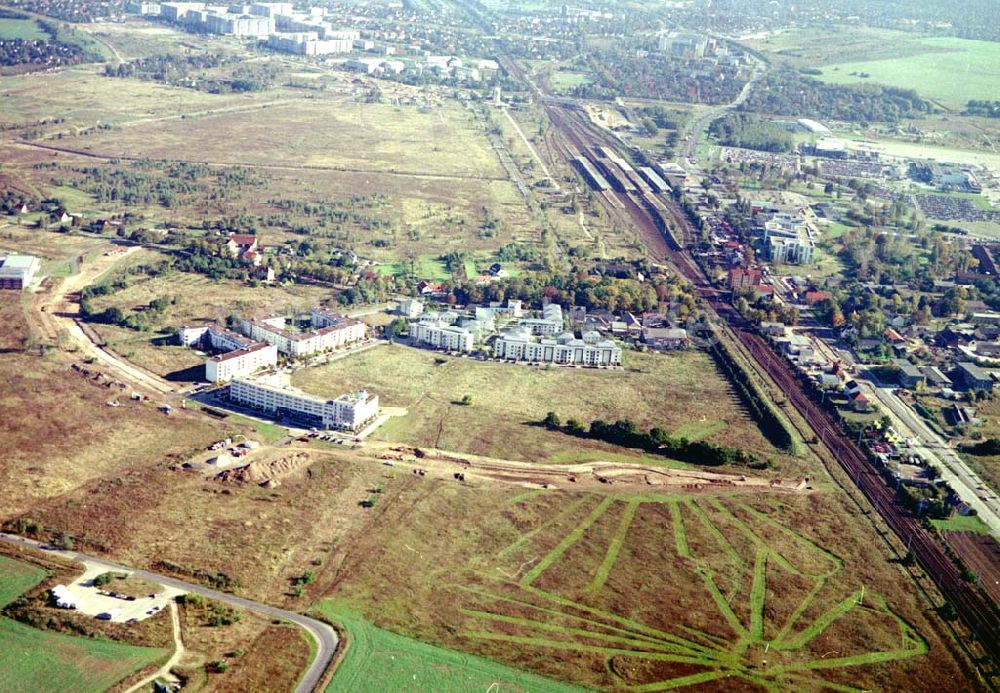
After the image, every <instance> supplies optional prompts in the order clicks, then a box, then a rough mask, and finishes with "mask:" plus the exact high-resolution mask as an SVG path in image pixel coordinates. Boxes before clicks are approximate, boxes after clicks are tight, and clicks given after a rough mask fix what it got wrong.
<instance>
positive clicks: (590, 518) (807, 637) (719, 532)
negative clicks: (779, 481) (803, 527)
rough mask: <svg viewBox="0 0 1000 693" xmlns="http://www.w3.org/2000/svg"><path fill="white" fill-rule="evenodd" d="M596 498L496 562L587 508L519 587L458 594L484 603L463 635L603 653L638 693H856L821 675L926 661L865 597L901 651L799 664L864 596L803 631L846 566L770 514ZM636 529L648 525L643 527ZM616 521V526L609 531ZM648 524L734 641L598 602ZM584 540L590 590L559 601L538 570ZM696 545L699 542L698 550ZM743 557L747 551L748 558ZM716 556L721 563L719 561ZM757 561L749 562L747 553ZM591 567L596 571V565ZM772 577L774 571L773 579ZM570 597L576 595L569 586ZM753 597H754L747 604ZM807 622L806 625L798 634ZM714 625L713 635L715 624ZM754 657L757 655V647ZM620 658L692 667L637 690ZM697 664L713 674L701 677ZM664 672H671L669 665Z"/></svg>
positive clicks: (908, 630) (651, 498)
mask: <svg viewBox="0 0 1000 693" xmlns="http://www.w3.org/2000/svg"><path fill="white" fill-rule="evenodd" d="M593 500H594V496H593V495H585V496H583V497H581V498H579V499H575V500H574V501H573V502H571V503H568V504H567V505H566V506H565V507H564V508H562V509H561V510H560V512H558V513H557V514H556V515H555V516H554V517H553V518H552V519H550V520H548V521H547V522H545V523H543V524H542V525H540V526H539V527H537V528H535V529H534V530H532V531H531V532H528V533H527V534H525V535H523V536H521V537H520V538H519V539H518V540H517V541H515V542H514V543H513V544H511V545H510V546H508V547H507V548H505V549H504V550H502V551H501V552H500V553H499V554H498V558H502V557H504V556H507V555H509V554H510V553H511V552H513V551H515V550H518V549H520V548H522V547H524V546H525V545H526V544H527V543H528V542H530V541H531V540H533V539H535V538H536V537H538V536H539V534H541V533H542V532H544V531H545V530H547V529H550V528H553V527H556V528H559V527H561V526H562V525H563V524H564V523H566V522H567V520H570V518H575V517H578V514H579V513H581V511H586V510H587V507H589V512H588V513H587V515H586V516H585V517H584V518H583V519H582V520H580V521H579V523H578V524H576V525H575V526H573V527H572V528H571V529H570V530H569V531H568V532H567V533H566V534H565V535H564V536H563V538H562V539H561V541H559V543H558V544H557V545H556V546H555V547H554V548H552V549H551V550H548V552H547V553H545V555H544V556H543V557H542V558H541V560H540V561H538V563H537V564H536V565H535V566H534V567H533V568H532V569H531V570H530V571H529V572H528V573H527V574H525V575H524V577H523V578H521V579H520V580H519V581H517V582H514V581H505V580H503V579H501V578H498V577H496V576H494V575H489V576H487V577H488V578H489V580H490V583H491V584H494V585H496V590H495V591H494V590H491V589H484V588H477V587H471V586H463V587H462V589H463V590H465V591H466V592H468V593H469V594H471V595H474V597H475V599H476V601H477V604H476V605H474V606H472V605H470V606H467V607H464V608H461V612H462V613H463V614H464V615H466V616H467V617H469V618H471V619H473V620H476V621H478V622H480V623H482V624H483V625H484V626H487V627H484V628H482V629H475V630H469V631H465V632H464V635H465V636H466V637H470V638H476V639H482V640H491V641H496V642H505V643H510V644H514V645H519V646H524V647H538V648H546V649H556V650H563V651H566V652H575V653H580V654H592V655H598V656H602V657H604V658H605V663H606V666H607V669H608V671H609V673H610V674H611V675H613V676H619V677H625V678H622V680H621V682H620V683H619V684H618V685H617V686H616V687H622V688H625V689H628V690H631V691H634V692H637V693H638V692H643V693H650V692H652V691H662V690H669V689H673V688H679V687H684V686H693V685H698V684H704V683H708V682H711V681H715V680H719V679H723V678H728V677H732V678H738V679H742V680H743V681H746V682H749V683H751V684H755V685H758V686H760V687H761V688H764V689H765V690H769V691H771V690H773V691H777V690H781V689H787V688H790V687H791V688H812V689H819V688H825V689H830V690H837V691H852V692H853V691H854V690H855V689H853V688H851V687H850V686H846V685H841V684H836V683H831V682H829V681H826V679H824V678H822V677H821V676H819V674H817V673H815V672H819V671H823V670H826V669H837V668H845V667H854V666H863V665H870V664H878V663H883V662H891V661H897V660H900V659H905V658H909V657H914V656H917V655H920V654H923V653H924V652H926V651H927V649H928V646H927V643H926V641H925V640H924V639H923V638H922V637H921V636H920V634H919V633H917V632H916V631H914V630H913V628H912V627H911V626H910V625H909V624H908V623H906V622H905V621H904V620H903V619H902V618H900V617H899V616H898V615H897V614H895V613H894V612H893V611H892V610H891V609H890V608H889V607H888V605H886V603H885V601H884V600H883V599H882V598H881V597H880V596H878V595H876V594H870V595H869V597H868V598H869V599H871V601H872V602H873V603H874V604H877V605H879V606H880V607H881V609H880V613H882V614H885V615H886V616H889V617H890V618H893V619H895V620H896V622H897V623H898V626H899V634H900V640H899V645H898V646H893V649H889V650H884V651H875V652H856V651H855V652H853V653H852V652H851V651H850V650H848V651H846V652H843V653H829V654H838V655H840V656H836V657H831V658H819V659H809V658H808V656H805V657H802V656H799V657H798V659H796V656H795V654H796V653H799V652H801V653H803V654H805V653H808V652H809V649H810V646H813V647H815V645H814V644H813V643H814V641H816V639H817V638H819V637H820V636H822V635H823V634H824V633H826V632H827V631H828V629H830V627H831V626H833V625H834V624H835V623H837V622H838V621H840V619H843V618H845V617H848V615H849V614H851V612H852V611H853V609H854V608H855V607H856V606H857V605H858V603H859V599H860V597H861V595H862V593H861V591H860V590H859V591H857V592H854V593H852V594H850V595H849V596H847V597H846V598H842V599H840V601H837V602H836V603H835V604H833V606H831V607H829V608H828V609H827V610H826V611H824V612H822V613H820V614H819V615H818V616H811V617H810V618H811V619H812V620H811V622H810V623H808V624H802V620H803V617H804V616H805V614H806V613H810V614H812V613H814V611H812V610H811V607H812V606H813V605H814V604H815V603H816V600H817V599H818V598H820V595H821V594H826V595H827V597H826V598H827V599H830V598H831V597H833V596H835V595H837V592H838V591H839V590H838V589H837V588H836V587H835V586H834V587H833V588H832V590H831V585H834V584H835V583H834V582H833V581H834V579H835V578H836V576H837V575H839V574H840V573H841V572H843V569H844V564H843V561H842V560H841V559H840V558H838V557H837V556H836V555H834V554H832V553H831V552H829V551H827V550H826V549H823V548H822V547H820V546H818V545H817V544H816V543H815V542H813V541H811V540H810V539H808V538H807V537H805V536H803V535H801V534H798V533H796V532H794V531H793V530H791V529H789V528H787V527H784V526H782V525H781V524H780V523H779V522H777V521H776V520H775V519H774V518H773V517H771V516H768V515H767V514H765V513H762V512H760V511H758V510H755V509H754V508H752V507H750V506H748V505H746V504H744V503H740V502H738V501H735V500H720V499H719V498H707V499H701V498H678V497H676V496H664V495H657V494H646V495H640V496H618V497H616V496H612V495H609V496H603V497H602V498H601V499H600V500H599V501H598V502H597V503H596V505H593V504H592V503H593ZM617 502H621V503H624V506H625V507H624V509H623V510H622V512H621V515H620V516H615V515H614V513H612V515H611V516H608V512H609V510H610V509H612V507H613V506H614V504H615V503H617ZM653 503H656V504H665V505H666V506H667V509H669V512H670V520H671V529H667V528H666V523H665V522H663V521H662V520H663V518H662V517H661V516H647V515H639V514H638V513H639V511H640V509H641V507H642V505H643V504H653ZM685 509H686V511H687V512H685ZM637 517H639V518H640V520H637V519H636V518H637ZM652 518H655V520H654V519H652ZM573 521H575V519H574V520H573ZM602 521H603V523H604V524H602V525H601V526H600V527H598V530H600V531H597V530H595V533H594V534H593V535H589V534H587V533H588V532H589V531H591V529H592V528H594V527H595V525H596V524H597V523H599V522H602ZM640 521H641V523H642V524H641V526H640V525H639V524H637V523H638V522H640ZM613 522H616V523H617V524H616V525H615V526H614V531H613V533H611V532H610V530H611V523H613ZM650 522H656V523H657V525H656V526H657V528H659V527H660V526H662V531H663V533H672V535H673V542H672V544H673V549H674V550H675V552H676V556H677V558H678V559H682V560H677V561H676V562H675V568H674V569H675V570H680V571H683V572H687V573H689V574H690V573H691V571H694V572H695V573H696V574H697V575H698V576H700V578H701V583H703V585H704V590H705V592H707V595H706V596H707V597H709V599H706V600H701V602H700V604H701V605H704V604H710V605H712V606H714V613H715V614H717V615H718V616H719V617H721V618H719V619H716V620H717V621H724V622H725V623H726V625H727V626H728V627H729V629H730V630H731V631H732V636H724V635H718V634H712V633H708V632H704V631H701V630H698V629H696V628H692V627H690V626H688V625H685V624H683V623H676V624H674V625H672V626H670V627H671V630H672V632H667V631H664V630H661V629H659V628H654V627H652V626H650V625H647V624H645V623H642V622H640V621H637V620H635V619H634V618H628V617H627V616H625V615H623V614H619V613H614V612H612V611H609V610H606V609H603V608H599V607H598V606H596V604H601V603H604V602H603V601H600V600H601V598H602V595H603V593H604V590H605V588H606V586H607V582H608V579H609V576H610V574H611V572H612V571H613V570H614V569H615V566H616V564H618V562H619V561H620V560H622V556H623V555H624V556H629V555H630V554H629V553H628V551H627V549H626V547H627V546H628V541H629V538H630V536H632V534H631V532H630V530H631V529H632V528H633V527H637V530H636V531H637V533H641V532H642V531H643V530H645V531H648V527H649V526H650V525H649V524H648V523H650ZM696 528H702V529H703V530H704V531H699V532H698V534H694V535H692V536H691V537H690V538H689V535H688V532H689V531H692V532H694V531H695V529H696ZM724 532H726V533H728V534H729V535H730V536H736V537H737V538H738V541H736V542H735V543H734V542H733V541H731V540H730V536H727V534H726V533H724ZM609 533H610V538H608V536H609ZM585 536H586V537H587V541H586V542H584V543H583V544H581V547H583V548H585V549H586V551H584V552H583V554H582V555H584V556H589V555H595V556H601V562H600V565H599V566H598V567H597V569H596V571H595V572H594V574H593V576H592V578H591V579H590V581H589V583H588V584H587V587H586V588H585V589H583V591H582V592H579V591H573V590H571V594H569V595H568V596H562V595H561V594H558V593H556V591H554V590H555V589H560V588H558V587H557V588H551V587H549V584H550V583H551V582H552V581H551V580H549V579H548V578H547V579H546V580H545V581H544V582H543V583H542V584H544V585H546V588H545V589H542V588H540V587H537V586H535V583H536V582H537V581H538V580H539V578H540V577H541V576H542V574H543V573H545V571H547V570H549V569H550V568H552V567H553V566H555V565H557V564H559V563H560V561H570V562H573V561H575V560H577V558H576V557H577V556H579V555H581V554H580V553H579V551H577V550H576V549H574V551H573V552H570V553H569V554H568V555H567V552H568V551H569V549H570V548H571V547H573V546H574V545H577V544H578V543H579V542H581V540H582V539H583V538H584V537H585ZM598 537H600V539H598ZM669 537H670V534H667V536H666V537H665V538H666V539H667V542H668V544H667V546H668V547H669V546H670V542H669ZM692 540H693V541H694V544H692V543H691V541H692ZM598 541H600V542H607V545H606V546H604V545H603V543H600V544H598V545H597V546H596V547H595V546H594V544H595V542H598ZM623 550H624V552H623ZM713 550H714V553H713ZM600 551H603V555H602V554H601V553H596V552H600ZM741 551H742V552H743V553H744V554H748V555H746V556H744V555H741ZM720 553H721V554H722V556H724V557H725V560H721V561H720V559H719V558H717V556H718V555H719V554H720ZM751 553H752V558H751V556H750V555H749V554H751ZM583 560H584V561H585V562H587V563H588V565H589V560H590V559H589V558H584V559H583ZM793 561H794V562H793ZM797 564H798V565H797ZM719 566H721V568H720V567H719ZM649 568H653V567H652V566H649ZM769 570H771V571H772V573H771V574H770V575H769V574H768V571H769ZM775 570H777V571H785V572H787V573H788V574H791V575H794V576H796V578H795V585H794V586H793V587H792V589H793V590H794V591H793V594H795V595H798V596H795V597H793V598H794V599H796V600H798V603H797V604H795V609H794V610H793V611H792V613H791V615H790V616H788V617H787V619H784V623H783V624H780V628H779V623H780V621H779V619H777V618H775V619H774V620H773V621H768V619H767V614H768V609H767V604H768V583H769V581H772V582H775V584H776V586H775V587H774V588H773V589H775V590H777V589H778V586H777V583H778V582H780V580H781V577H782V573H781V572H777V573H775V572H774V571H775ZM553 573H554V574H553V578H552V579H553V580H555V581H556V584H561V583H560V582H559V581H558V579H557V578H558V576H559V575H563V574H564V573H565V571H564V570H563V571H553ZM730 574H732V575H733V577H732V578H731V579H728V580H726V581H723V582H722V583H719V582H717V577H718V578H722V577H723V576H728V575H730ZM616 575H617V573H616ZM727 583H728V584H729V585H730V587H729V591H730V594H729V595H728V596H727V595H726V594H725V593H724V592H723V591H722V589H721V588H720V584H722V585H723V586H726V584H727ZM574 584H579V583H574ZM836 584H841V583H840V582H837V583H836ZM747 587H749V593H748V594H747V595H746V596H743V597H741V600H742V601H741V602H740V603H737V602H735V601H734V600H735V599H736V596H737V595H738V594H740V592H741V590H743V591H744V592H746V590H747ZM565 589H567V590H570V588H569V587H568V586H567V587H566V588H565ZM840 589H843V587H840ZM504 590H519V591H520V595H521V597H520V598H519V597H517V596H511V595H509V594H504V593H503V591H504ZM806 590H808V591H806ZM785 591H787V588H786V590H785ZM831 591H832V592H833V593H832V594H831V593H830V592H831ZM840 595H843V592H840ZM571 597H572V598H571ZM838 598H839V597H838ZM784 599H787V597H784ZM746 600H748V601H749V604H748V605H747V604H746ZM588 602H590V603H588ZM612 603H614V602H612ZM500 605H506V606H504V607H501V606H500ZM747 606H748V609H747V610H745V609H744V607H747ZM746 611H748V614H747V613H746ZM782 611H784V610H783V609H782ZM740 614H742V615H740ZM490 624H495V625H496V629H495V630H493V629H491V628H489V627H488V626H489V625H490ZM801 625H804V626H805V627H803V628H801V630H799V631H798V632H795V630H796V628H797V627H799V626H801ZM711 627H712V628H713V630H714V628H715V626H714V625H713V626H711ZM775 630H777V633H776V634H775V635H774V636H773V638H767V635H768V634H770V633H774V631H775ZM722 632H723V633H724V632H725V631H722ZM764 645H766V646H767V647H769V648H770V649H772V650H774V651H775V653H776V654H777V652H781V653H784V654H782V655H781V657H780V658H779V661H780V664H779V663H772V664H773V665H772V667H770V668H760V667H759V663H754V661H753V660H750V659H748V657H750V656H751V655H750V654H749V652H750V651H751V648H752V646H756V647H757V648H760V647H761V646H764ZM753 651H755V652H759V649H754V650H753ZM813 656H814V657H815V655H813ZM614 657H627V658H632V659H638V660H647V661H650V662H665V663H673V664H677V665H684V666H683V667H682V668H681V669H680V670H679V671H678V675H677V676H676V677H674V678H670V677H669V675H666V676H665V677H664V678H662V679H660V680H656V681H648V680H647V681H643V682H642V683H636V685H630V684H629V682H628V681H627V677H628V676H629V674H628V673H623V672H627V671H628V668H626V669H620V668H619V667H617V666H614V665H612V663H611V662H612V658H614ZM692 667H694V668H692ZM699 668H704V669H705V670H704V671H698V669H699ZM640 670H641V668H640ZM666 671H670V668H669V667H668V668H667V669H666Z"/></svg>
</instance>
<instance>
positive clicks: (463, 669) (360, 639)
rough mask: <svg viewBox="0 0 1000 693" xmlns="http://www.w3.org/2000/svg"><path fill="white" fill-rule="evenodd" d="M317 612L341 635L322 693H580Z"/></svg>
mask: <svg viewBox="0 0 1000 693" xmlns="http://www.w3.org/2000/svg"><path fill="white" fill-rule="evenodd" d="M320 609H321V611H322V612H323V613H324V614H326V615H327V616H329V617H330V618H331V619H333V620H334V621H335V622H337V623H339V624H341V625H342V626H344V627H345V628H346V629H347V633H348V641H347V652H346V654H345V655H344V660H343V661H342V662H341V663H340V666H339V667H338V668H337V671H336V673H335V674H334V675H333V680H332V681H331V682H330V685H329V686H327V688H326V690H327V692H328V693H335V692H339V691H352V692H353V693H367V692H369V691H370V692H371V693H385V692H389V691H438V692H439V693H448V692H451V691H455V692H457V691H486V690H489V691H492V692H493V693H513V692H514V691H531V692H532V693H536V692H537V693H563V692H567V693H568V692H569V691H580V690H582V689H580V688H577V687H575V686H571V685H569V684H564V683H560V682H558V681H553V680H551V679H546V678H543V677H541V676H536V675H534V674H529V673H527V672H524V671H518V670H517V669H513V668H511V667H508V666H504V665H502V664H498V663H496V662H493V661H491V660H489V659H486V658H484V657H477V656H475V655H469V654H465V653H462V652H456V651H454V650H448V649H445V648H442V647H436V646H434V645H428V644H426V643H422V642H420V641H418V640H414V639H413V638H407V637H405V636H402V635H397V634H395V633H391V632H389V631H387V630H382V629H381V628H377V627H375V626H373V625H372V624H370V623H368V622H367V621H365V620H363V619H361V618H360V617H358V616H357V615H356V614H354V613H353V612H352V611H351V610H350V609H349V608H346V607H344V606H342V605H339V604H338V603H336V602H333V601H327V602H324V603H322V604H321V605H320Z"/></svg>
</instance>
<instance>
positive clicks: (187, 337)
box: [177, 323, 255, 351]
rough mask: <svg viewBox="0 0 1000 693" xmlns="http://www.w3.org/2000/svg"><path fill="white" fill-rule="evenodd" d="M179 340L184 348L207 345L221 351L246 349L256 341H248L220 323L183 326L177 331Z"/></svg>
mask: <svg viewBox="0 0 1000 693" xmlns="http://www.w3.org/2000/svg"><path fill="white" fill-rule="evenodd" d="M177 338H178V339H179V340H180V343H181V344H183V345H184V346H196V345H201V344H205V346H206V347H210V348H212V349H218V350H219V351H233V350H234V349H246V348H248V347H251V346H253V345H254V343H255V342H254V340H252V339H248V338H247V337H244V336H243V335H241V334H237V333H236V332H233V331H232V330H227V329H226V328H225V327H223V326H222V325H219V324H218V323H210V324H208V325H197V326H195V327H188V326H185V325H182V326H181V327H180V328H178V330H177Z"/></svg>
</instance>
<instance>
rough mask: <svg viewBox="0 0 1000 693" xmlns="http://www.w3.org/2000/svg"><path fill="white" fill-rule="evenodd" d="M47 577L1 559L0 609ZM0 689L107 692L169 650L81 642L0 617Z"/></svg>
mask: <svg viewBox="0 0 1000 693" xmlns="http://www.w3.org/2000/svg"><path fill="white" fill-rule="evenodd" d="M44 577H45V571H44V570H42V569H41V568H36V567H35V566H32V565H29V564H27V563H22V562H20V561H15V560H12V559H9V558H6V557H4V556H0V605H5V604H8V603H9V602H11V601H13V600H14V599H15V598H17V596H18V595H20V594H21V593H22V592H24V591H26V590H28V589H30V588H31V587H32V586H33V585H35V584H37V583H38V582H40V581H41V580H42V579H43V578H44ZM0 643H2V644H0V690H3V691H35V692H39V693H41V692H44V691H52V692H53V693H56V692H58V691H69V690H72V691H95V692H96V691H105V690H107V689H109V688H111V687H112V686H114V685H115V684H116V683H118V682H119V681H121V680H122V679H123V678H125V677H126V676H128V675H129V674H131V673H132V672H134V671H137V670H138V669H141V668H142V667H144V666H146V665H148V664H152V663H154V662H156V661H157V660H158V659H160V658H162V657H163V656H164V655H166V653H167V651H166V650H163V649H157V648H151V647H133V646H131V645H122V644H121V643H117V642H113V641H111V640H96V639H90V638H78V637H73V636H70V635H64V634H62V633H55V632H50V631H44V630H38V629H36V628H31V627H29V626H26V625H24V624H23V623H18V622H17V621H14V620H13V619H9V618H0Z"/></svg>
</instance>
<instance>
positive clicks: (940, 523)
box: [931, 515, 990, 534]
mask: <svg viewBox="0 0 1000 693" xmlns="http://www.w3.org/2000/svg"><path fill="white" fill-rule="evenodd" d="M931 524H932V525H934V526H935V527H937V528H938V531H941V532H975V533H976V534H989V533H990V528H989V526H987V524H986V523H985V522H983V521H982V520H981V519H979V518H978V517H977V516H975V515H955V516H954V517H952V518H949V519H947V520H931Z"/></svg>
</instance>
